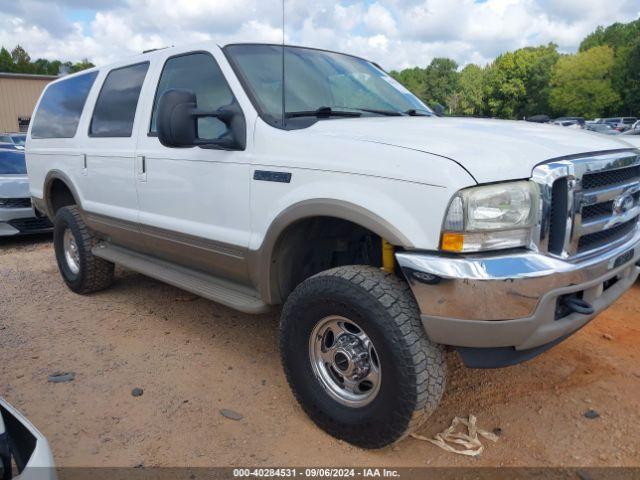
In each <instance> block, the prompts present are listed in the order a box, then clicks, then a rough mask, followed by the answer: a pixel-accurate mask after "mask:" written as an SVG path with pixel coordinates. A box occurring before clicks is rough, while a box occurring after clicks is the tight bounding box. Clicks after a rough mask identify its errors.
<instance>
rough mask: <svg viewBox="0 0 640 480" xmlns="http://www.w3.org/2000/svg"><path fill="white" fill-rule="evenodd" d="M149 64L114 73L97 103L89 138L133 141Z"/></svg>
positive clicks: (126, 68) (133, 66) (118, 70)
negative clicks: (127, 139)
mask: <svg viewBox="0 0 640 480" xmlns="http://www.w3.org/2000/svg"><path fill="white" fill-rule="evenodd" d="M148 69H149V62H145V63H138V64H137V65H131V66H128V67H123V68H118V69H115V70H111V71H110V72H109V75H107V78H106V80H105V81H104V84H103V85H102V89H101V90H100V95H98V100H97V101H96V106H95V109H94V110H93V117H92V118H91V127H90V128H89V135H90V136H92V137H130V136H131V132H132V131H133V120H134V119H135V116H136V107H137V106H138V98H139V97H140V90H142V84H143V82H144V77H145V76H146V75H147V70H148Z"/></svg>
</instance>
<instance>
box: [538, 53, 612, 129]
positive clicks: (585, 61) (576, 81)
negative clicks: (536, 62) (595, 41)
mask: <svg viewBox="0 0 640 480" xmlns="http://www.w3.org/2000/svg"><path fill="white" fill-rule="evenodd" d="M613 66H614V56H613V50H612V49H611V47H609V46H601V47H593V48H590V49H589V50H586V51H583V52H578V53H577V54H576V55H566V56H563V57H562V58H560V60H558V63H557V64H556V67H555V69H554V71H553V76H552V78H551V97H550V101H551V102H550V103H551V108H552V109H553V111H554V112H555V113H558V114H561V115H573V116H582V117H597V116H601V115H602V114H603V113H604V114H605V115H607V114H613V113H614V112H615V111H616V109H617V108H618V107H619V106H620V95H618V93H617V92H616V91H615V90H614V88H613V85H612V72H613Z"/></svg>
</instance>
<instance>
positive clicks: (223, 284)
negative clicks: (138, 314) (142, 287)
mask: <svg viewBox="0 0 640 480" xmlns="http://www.w3.org/2000/svg"><path fill="white" fill-rule="evenodd" d="M91 252H92V253H93V254H94V255H95V256H96V257H100V258H104V259H105V260H108V261H110V262H113V263H117V264H118V265H122V266H123V267H127V268H129V269H131V270H134V271H136V272H139V273H142V274H143V275H146V276H148V277H151V278H155V279H156V280H160V281H162V282H165V283H168V284H169V285H173V286H174V287H178V288H181V289H183V290H186V291H188V292H191V293H194V294H196V295H199V296H201V297H204V298H207V299H209V300H213V301H214V302H217V303H221V304H222V305H226V306H227V307H231V308H233V309H235V310H239V311H241V312H245V313H264V312H266V311H268V310H269V305H267V304H266V303H264V302H263V301H262V300H261V299H260V297H259V296H258V292H257V291H256V290H254V289H252V288H251V287H247V286H245V285H239V284H237V283H233V282H229V281H228V280H222V279H220V278H217V277H214V276H212V275H208V274H206V273H203V272H199V271H196V270H192V269H189V268H185V267H181V266H178V265H174V264H172V263H170V262H167V261H165V260H160V259H158V258H154V257H150V256H148V255H144V254H141V253H137V252H133V251H131V250H128V249H126V248H121V247H116V246H113V245H109V244H107V243H99V244H98V245H96V246H95V247H93V249H92V250H91Z"/></svg>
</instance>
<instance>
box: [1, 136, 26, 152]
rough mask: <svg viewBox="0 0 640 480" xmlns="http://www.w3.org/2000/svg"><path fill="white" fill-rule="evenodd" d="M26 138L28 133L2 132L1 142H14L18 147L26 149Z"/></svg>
mask: <svg viewBox="0 0 640 480" xmlns="http://www.w3.org/2000/svg"><path fill="white" fill-rule="evenodd" d="M26 140H27V135H26V134H25V133H0V143H3V144H4V143H12V144H14V145H16V146H17V147H18V149H24V144H25V142H26Z"/></svg>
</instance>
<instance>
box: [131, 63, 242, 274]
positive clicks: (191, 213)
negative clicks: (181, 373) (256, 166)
mask: <svg viewBox="0 0 640 480" xmlns="http://www.w3.org/2000/svg"><path fill="white" fill-rule="evenodd" d="M217 53H218V52H216V54H217ZM220 60H222V61H224V60H223V58H222V57H220ZM160 70H161V71H160V73H159V75H157V77H158V80H157V89H156V92H155V96H152V95H148V96H147V97H146V102H147V105H146V106H145V112H146V115H147V119H148V123H147V124H146V125H142V126H141V128H140V131H139V137H138V149H137V152H136V185H137V192H138V206H139V222H140V229H141V231H142V234H143V236H144V238H145V242H146V246H147V247H146V249H147V250H148V251H150V252H151V253H152V254H154V255H156V256H158V257H161V258H165V259H168V260H170V261H171V262H175V263H179V264H181V265H184V266H186V267H190V268H195V269H198V270H202V271H205V272H208V273H211V274H214V275H216V276H219V277H223V278H227V279H229V280H233V281H236V282H240V283H248V274H247V268H246V262H245V254H246V249H247V246H248V244H249V234H250V228H249V227H250V221H249V186H250V183H249V182H250V167H249V164H248V154H247V152H246V151H226V150H220V149H212V148H201V147H191V148H168V147H164V146H163V145H162V144H160V142H159V140H158V137H157V133H156V132H157V129H156V108H157V103H158V99H159V98H160V96H161V95H162V93H163V92H165V91H166V90H168V89H187V90H191V91H193V92H194V93H195V94H196V101H197V106H198V108H200V109H206V110H216V109H218V108H219V107H222V106H225V105H229V104H230V103H232V102H234V101H236V100H235V98H234V95H233V93H232V90H231V88H230V87H229V84H228V83H227V81H226V79H225V76H224V74H223V73H222V70H221V69H220V66H219V63H218V61H217V60H216V58H215V57H214V55H213V54H212V53H209V52H201V51H198V52H186V53H183V54H179V55H175V56H172V57H168V58H167V59H166V60H165V61H164V63H163V65H162V66H161V69H160ZM247 123H248V122H247ZM226 131H227V127H226V125H225V124H224V123H222V122H221V121H220V120H218V119H215V118H201V119H199V123H198V135H199V138H201V139H216V138H218V137H221V136H222V135H224V134H225V132H226Z"/></svg>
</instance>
